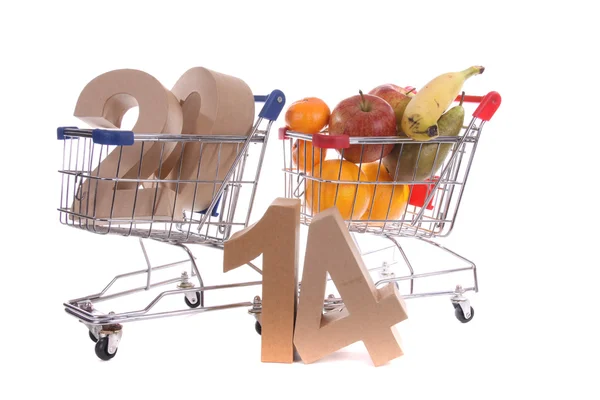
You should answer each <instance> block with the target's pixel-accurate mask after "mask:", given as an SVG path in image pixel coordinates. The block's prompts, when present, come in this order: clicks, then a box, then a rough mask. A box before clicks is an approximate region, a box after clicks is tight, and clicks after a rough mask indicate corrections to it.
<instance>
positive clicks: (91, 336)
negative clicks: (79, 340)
mask: <svg viewBox="0 0 600 400" xmlns="http://www.w3.org/2000/svg"><path fill="white" fill-rule="evenodd" d="M88 334H89V335H90V339H92V342H94V343H96V342H98V338H97V337H96V336H94V334H93V333H92V331H88Z"/></svg>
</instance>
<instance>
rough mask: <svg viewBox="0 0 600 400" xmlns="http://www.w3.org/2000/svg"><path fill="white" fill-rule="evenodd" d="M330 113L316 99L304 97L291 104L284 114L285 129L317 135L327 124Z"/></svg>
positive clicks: (324, 105) (321, 102)
mask: <svg viewBox="0 0 600 400" xmlns="http://www.w3.org/2000/svg"><path fill="white" fill-rule="evenodd" d="M330 114H331V111H330V110H329V107H328V106H327V104H325V102H324V101H323V100H321V99H319V98H317V97H306V98H304V99H302V100H298V101H295V102H293V103H292V104H291V105H290V107H289V108H288V109H287V111H286V112H285V123H286V125H287V127H288V128H289V129H290V130H292V131H296V132H300V133H309V134H313V133H319V132H320V131H321V129H323V128H324V127H325V125H327V123H328V122H329V115H330Z"/></svg>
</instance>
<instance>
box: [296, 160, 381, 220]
mask: <svg viewBox="0 0 600 400" xmlns="http://www.w3.org/2000/svg"><path fill="white" fill-rule="evenodd" d="M313 176H315V177H317V178H321V179H323V180H325V181H349V182H360V181H362V182H364V181H367V176H366V175H365V173H364V172H362V171H361V170H360V169H359V168H358V166H357V165H356V164H353V163H351V162H349V161H346V160H341V159H335V160H325V161H323V162H322V163H321V165H320V166H319V167H318V168H315V170H314V174H313ZM305 196H306V197H305V198H306V206H307V207H308V210H309V211H310V212H311V213H312V214H313V215H315V214H317V213H319V212H321V211H324V210H326V209H328V208H331V207H334V206H335V207H337V209H338V210H339V212H340V214H341V215H342V217H343V218H344V219H359V218H360V217H361V216H362V215H363V214H364V212H365V211H366V210H367V207H368V206H369V202H370V201H371V190H370V189H369V187H368V185H359V184H358V183H333V182H320V181H318V180H313V179H311V178H310V177H308V178H307V179H306V189H305Z"/></svg>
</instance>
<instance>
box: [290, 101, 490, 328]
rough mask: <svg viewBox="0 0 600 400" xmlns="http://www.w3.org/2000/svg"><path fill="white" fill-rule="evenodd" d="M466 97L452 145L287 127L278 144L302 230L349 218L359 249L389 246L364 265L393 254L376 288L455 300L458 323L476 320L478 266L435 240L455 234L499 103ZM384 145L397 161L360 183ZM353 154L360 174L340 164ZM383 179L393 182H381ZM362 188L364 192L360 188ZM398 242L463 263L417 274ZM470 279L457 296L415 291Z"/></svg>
mask: <svg viewBox="0 0 600 400" xmlns="http://www.w3.org/2000/svg"><path fill="white" fill-rule="evenodd" d="M463 96H464V93H463ZM463 96H459V98H457V99H456V100H457V101H459V100H461V99H462V100H464V102H465V106H466V103H476V104H478V106H477V108H476V109H475V111H474V112H473V114H472V115H473V118H472V119H471V121H470V123H468V125H467V126H464V125H463V126H462V129H461V130H460V132H459V134H458V135H457V136H455V137H450V136H439V137H438V138H436V139H433V140H430V141H427V142H422V141H415V140H413V139H410V138H408V137H401V136H398V137H349V136H346V135H340V136H330V135H328V134H327V131H326V130H324V131H322V132H321V133H319V134H314V135H307V134H302V133H299V132H294V131H291V130H288V129H287V128H285V127H284V128H281V129H280V130H279V138H280V139H282V143H283V152H284V174H285V196H286V197H288V198H295V199H300V200H301V223H302V224H304V225H309V224H310V222H311V220H312V218H313V216H314V215H315V214H316V212H318V211H323V209H324V208H327V207H330V206H333V205H335V206H337V207H338V208H339V209H340V211H341V213H342V214H345V216H344V220H345V222H346V225H347V228H348V230H349V231H350V233H351V234H352V237H353V238H354V240H355V243H356V244H357V246H358V247H359V249H360V243H359V240H358V239H359V237H361V234H369V235H372V236H374V237H376V238H382V239H384V240H381V241H380V242H385V243H388V245H384V246H381V245H380V246H379V247H377V248H375V250H370V251H362V255H363V257H366V256H371V255H373V254H374V253H378V252H381V251H384V250H390V249H391V250H392V251H393V256H392V257H393V258H392V259H391V260H387V259H386V257H389V256H386V257H384V261H383V262H381V264H378V265H376V266H375V267H374V268H369V270H370V271H379V277H378V278H377V279H378V280H377V281H376V283H375V286H376V287H380V286H382V285H386V284H389V283H392V282H393V283H395V284H396V285H398V286H399V284H400V283H401V282H403V283H404V284H406V285H407V286H408V287H407V288H406V289H405V290H401V293H403V298H405V299H410V298H417V297H428V296H451V298H450V299H451V302H452V304H453V306H454V310H455V316H456V317H457V318H458V320H459V321H461V322H463V323H464V322H469V321H470V320H471V319H472V318H473V316H474V311H473V308H472V307H471V304H470V301H469V299H468V298H467V297H466V296H465V293H466V292H470V291H473V292H477V291H478V281H477V270H476V267H475V264H474V263H473V262H471V261H469V260H468V259H466V258H464V257H462V256H460V255H459V254H457V253H455V252H453V251H451V250H450V249H448V248H446V247H444V246H442V245H440V244H438V243H436V242H435V241H434V240H432V239H434V238H438V237H445V236H448V235H449V234H450V233H451V232H452V229H453V227H454V224H455V221H456V216H457V213H458V210H459V206H460V203H461V199H462V197H463V194H464V190H465V186H466V183H467V178H468V176H469V171H470V169H471V166H472V163H473V158H474V156H475V150H476V148H477V144H478V142H479V138H480V135H481V132H482V129H483V126H484V125H485V123H486V122H487V121H489V120H490V119H491V118H492V116H493V115H494V113H495V112H496V110H497V108H498V107H499V106H500V102H501V98H500V95H499V94H498V93H497V92H490V93H488V94H487V95H486V96H483V97H480V96H464V97H463ZM466 111H467V110H466ZM302 141H304V142H302ZM309 144H312V146H310V145H309ZM386 145H387V146H388V147H387V149H389V148H390V147H392V148H393V151H395V152H396V153H395V154H396V158H390V157H387V156H386V157H379V159H378V160H377V161H372V162H374V163H375V164H370V165H369V167H371V168H372V169H371V170H372V171H378V172H377V175H376V176H375V177H373V176H371V177H366V176H365V175H360V173H359V172H358V171H359V170H365V168H366V167H367V163H363V160H364V159H366V154H367V152H370V153H371V154H373V152H374V151H375V152H376V153H377V152H380V153H379V154H380V155H383V154H384V151H386ZM350 148H352V149H353V150H352V151H353V152H354V154H355V155H356V154H360V159H359V160H358V162H354V163H352V164H353V165H356V166H357V167H358V168H354V167H351V166H348V165H347V163H349V162H348V161H341V160H343V159H344V155H345V154H346V152H348V151H349V149H350ZM363 157H365V158H363ZM421 157H422V158H421ZM351 160H352V158H351ZM383 171H385V172H387V173H388V174H389V176H390V177H394V178H395V180H394V178H392V179H391V180H390V181H385V180H384V179H382V178H383V176H384V172H383ZM359 175H360V179H359ZM380 177H381V178H380ZM362 185H364V186H363V189H361V188H360V187H361V186H362ZM365 188H370V190H372V192H371V195H372V197H374V198H377V193H380V197H378V201H379V204H377V203H376V202H371V203H370V204H367V205H366V207H367V208H366V210H365V204H364V203H365V201H364V199H363V198H362V197H364V193H366V190H365ZM321 202H322V203H323V204H321ZM381 202H383V205H382V203H381ZM382 209H383V211H382ZM362 210H365V211H362ZM392 214H395V215H392ZM399 238H414V239H417V240H419V241H421V242H423V243H426V244H428V245H431V246H433V247H434V248H437V249H440V250H442V251H443V252H445V253H447V254H449V255H450V256H452V257H454V258H455V259H458V262H459V263H460V264H461V266H459V267H457V268H450V269H442V270H440V269H434V270H430V271H427V272H423V273H416V272H415V268H414V263H413V262H411V261H410V260H409V258H408V256H407V254H406V251H405V250H404V248H403V246H402V245H401V244H400V240H399ZM398 254H399V255H400V256H401V257H400V262H402V263H403V264H404V265H405V267H406V270H407V273H406V274H400V275H398V274H397V273H396V271H395V270H394V268H393V267H394V265H396V264H400V262H398V261H396V257H397V255H398ZM465 272H466V274H467V275H468V276H469V279H470V281H471V282H469V284H467V285H463V284H458V285H456V286H455V287H454V289H453V290H439V289H438V290H423V291H419V292H417V291H415V282H416V281H419V282H423V281H424V280H425V279H432V278H433V277H440V276H443V275H448V274H458V273H461V275H465ZM327 302H328V304H329V305H330V307H332V308H339V307H343V300H342V299H341V298H339V297H337V296H335V295H330V296H329V297H328V299H327Z"/></svg>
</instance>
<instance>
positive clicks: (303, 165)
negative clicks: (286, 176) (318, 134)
mask: <svg viewBox="0 0 600 400" xmlns="http://www.w3.org/2000/svg"><path fill="white" fill-rule="evenodd" d="M326 156H327V149H319V148H315V147H314V146H313V144H312V142H311V141H307V140H301V139H298V140H296V141H295V142H294V145H293V146H292V163H293V164H294V167H296V168H298V172H304V173H307V174H310V173H311V172H312V170H313V169H314V167H315V166H316V165H319V164H320V163H321V162H323V160H325V157H326ZM307 160H308V162H306V161H307Z"/></svg>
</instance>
